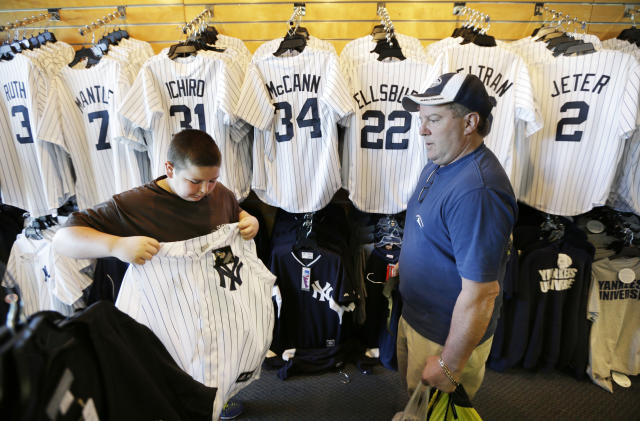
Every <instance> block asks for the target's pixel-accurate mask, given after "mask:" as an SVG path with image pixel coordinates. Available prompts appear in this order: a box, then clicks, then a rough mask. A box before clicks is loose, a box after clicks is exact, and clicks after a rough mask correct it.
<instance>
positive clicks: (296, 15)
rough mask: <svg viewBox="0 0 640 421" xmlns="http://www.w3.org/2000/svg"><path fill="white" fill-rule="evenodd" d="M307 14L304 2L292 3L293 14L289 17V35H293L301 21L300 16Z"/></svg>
mask: <svg viewBox="0 0 640 421" xmlns="http://www.w3.org/2000/svg"><path fill="white" fill-rule="evenodd" d="M306 14H307V7H306V5H305V4H304V3H294V4H293V14H292V15H291V17H290V18H289V31H288V34H289V36H293V35H294V34H295V33H296V31H297V30H298V28H299V27H300V24H301V23H302V16H304V15H306Z"/></svg>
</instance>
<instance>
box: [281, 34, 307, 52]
mask: <svg viewBox="0 0 640 421" xmlns="http://www.w3.org/2000/svg"><path fill="white" fill-rule="evenodd" d="M306 46H307V39H306V38H305V37H304V35H301V34H297V33H294V34H293V35H289V34H288V33H287V35H286V36H285V37H284V39H283V40H282V42H281V43H280V45H279V46H278V49H277V50H276V51H275V52H274V53H273V55H274V56H276V57H280V56H281V55H282V54H284V53H285V52H287V51H294V50H295V51H298V52H300V53H301V52H303V51H304V48H305V47H306Z"/></svg>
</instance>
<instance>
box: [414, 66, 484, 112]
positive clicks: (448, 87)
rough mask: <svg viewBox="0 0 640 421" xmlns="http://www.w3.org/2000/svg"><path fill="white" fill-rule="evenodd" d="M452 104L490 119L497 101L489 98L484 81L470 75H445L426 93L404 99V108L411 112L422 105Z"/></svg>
mask: <svg viewBox="0 0 640 421" xmlns="http://www.w3.org/2000/svg"><path fill="white" fill-rule="evenodd" d="M452 102H455V103H458V104H461V105H464V106H465V107H467V108H468V109H470V110H471V111H475V112H477V113H478V114H480V116H481V117H484V118H489V117H490V115H491V109H492V108H493V107H495V106H496V99H495V98H494V97H492V96H489V94H488V93H487V90H486V89H485V87H484V84H483V83H482V81H481V80H480V79H478V77H477V76H475V75H472V74H470V73H445V74H443V75H442V76H440V77H439V78H438V79H437V80H436V81H435V82H434V83H433V84H432V85H431V86H430V87H429V88H428V89H427V90H426V91H424V93H422V94H417V95H407V96H405V97H404V98H402V106H403V107H404V109H405V110H407V111H411V112H414V111H418V110H419V109H420V105H442V104H450V103H452Z"/></svg>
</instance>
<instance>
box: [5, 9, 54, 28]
mask: <svg viewBox="0 0 640 421" xmlns="http://www.w3.org/2000/svg"><path fill="white" fill-rule="evenodd" d="M47 19H50V20H60V9H49V10H48V11H47V12H46V13H40V14H39V15H34V16H31V17H28V18H23V19H18V20H15V21H13V22H11V23H9V24H7V25H4V26H0V32H4V31H10V30H12V29H18V28H21V27H23V26H27V25H31V24H33V23H36V22H41V21H43V20H47Z"/></svg>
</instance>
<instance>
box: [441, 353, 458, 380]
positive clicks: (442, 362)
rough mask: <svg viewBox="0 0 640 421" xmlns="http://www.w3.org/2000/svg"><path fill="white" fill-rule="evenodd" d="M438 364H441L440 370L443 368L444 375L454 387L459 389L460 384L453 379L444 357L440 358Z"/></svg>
mask: <svg viewBox="0 0 640 421" xmlns="http://www.w3.org/2000/svg"><path fill="white" fill-rule="evenodd" d="M438 362H439V363H440V368H442V372H443V373H444V375H445V376H447V378H448V379H449V381H450V382H451V383H453V385H454V386H455V387H458V386H459V383H458V382H457V381H456V380H455V379H454V378H453V375H452V374H451V371H449V367H447V365H446V364H445V362H444V360H443V359H442V357H440V359H438Z"/></svg>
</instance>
